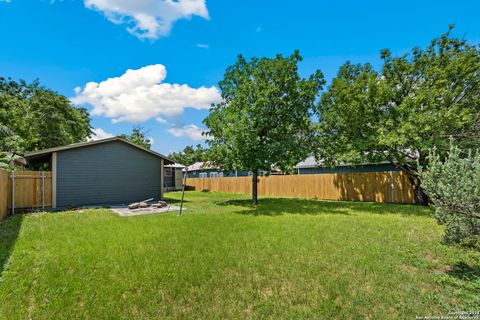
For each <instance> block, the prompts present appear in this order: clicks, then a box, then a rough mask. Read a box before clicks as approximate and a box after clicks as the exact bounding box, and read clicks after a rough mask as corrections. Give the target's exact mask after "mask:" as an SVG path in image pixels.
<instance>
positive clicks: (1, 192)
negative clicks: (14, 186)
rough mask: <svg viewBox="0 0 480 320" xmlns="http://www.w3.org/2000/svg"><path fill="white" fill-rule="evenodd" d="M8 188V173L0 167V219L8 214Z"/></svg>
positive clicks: (9, 187)
mask: <svg viewBox="0 0 480 320" xmlns="http://www.w3.org/2000/svg"><path fill="white" fill-rule="evenodd" d="M10 189H11V186H10V173H9V172H8V171H6V170H3V169H0V220H2V219H3V218H5V217H6V216H7V214H8V208H9V206H10V203H9V201H10V200H9V199H10V198H9V195H10V192H9V190H10Z"/></svg>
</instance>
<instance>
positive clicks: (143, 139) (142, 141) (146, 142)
mask: <svg viewBox="0 0 480 320" xmlns="http://www.w3.org/2000/svg"><path fill="white" fill-rule="evenodd" d="M149 133H150V131H147V130H145V129H144V128H143V127H142V126H135V127H133V129H132V133H130V134H121V135H120V137H122V138H125V139H127V140H128V141H130V142H133V143H135V144H136V145H139V146H141V147H144V148H147V149H150V147H151V146H152V140H151V139H150V138H148V137H147V135H148V134H149Z"/></svg>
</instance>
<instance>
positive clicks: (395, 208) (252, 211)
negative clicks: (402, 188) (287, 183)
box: [215, 198, 431, 216]
mask: <svg viewBox="0 0 480 320" xmlns="http://www.w3.org/2000/svg"><path fill="white" fill-rule="evenodd" d="M215 204H216V205H218V206H236V207H241V208H242V209H241V210H239V211H237V212H236V213H240V214H246V215H255V216H257V215H266V216H278V215H282V214H287V213H288V214H301V215H305V214H310V215H321V214H343V215H350V214H352V213H374V214H379V215H388V214H396V215H405V216H428V215H430V212H431V211H430V209H428V208H427V207H421V206H414V205H403V204H385V203H373V202H348V201H322V200H313V199H293V198H261V199H259V203H258V205H257V206H252V205H251V200H249V199H242V200H227V201H219V202H216V203H215Z"/></svg>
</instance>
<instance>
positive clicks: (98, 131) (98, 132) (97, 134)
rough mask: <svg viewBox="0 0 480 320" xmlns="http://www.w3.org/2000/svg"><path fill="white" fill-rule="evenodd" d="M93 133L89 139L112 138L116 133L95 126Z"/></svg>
mask: <svg viewBox="0 0 480 320" xmlns="http://www.w3.org/2000/svg"><path fill="white" fill-rule="evenodd" d="M92 131H93V134H92V136H91V137H90V139H88V141H95V140H102V139H107V138H112V137H113V136H114V135H113V134H112V133H110V132H106V131H105V130H103V129H102V128H95V129H93V130H92Z"/></svg>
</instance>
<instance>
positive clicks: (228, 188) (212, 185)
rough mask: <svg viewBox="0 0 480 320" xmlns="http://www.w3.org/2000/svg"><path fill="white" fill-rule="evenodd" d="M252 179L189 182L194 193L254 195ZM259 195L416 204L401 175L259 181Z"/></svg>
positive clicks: (290, 177)
mask: <svg viewBox="0 0 480 320" xmlns="http://www.w3.org/2000/svg"><path fill="white" fill-rule="evenodd" d="M251 179H252V178H251V177H236V178H234V177H227V178H189V179H187V185H188V186H189V187H193V188H194V189H195V190H198V191H202V190H210V191H220V192H231V193H239V194H251V190H252V188H251ZM258 194H259V195H263V196H278V197H290V198H307V199H322V200H347V201H371V202H390V203H414V197H413V189H412V186H411V185H410V182H409V181H408V178H407V176H406V175H405V174H404V173H403V172H400V171H385V172H361V173H329V174H304V175H280V176H269V177H259V182H258Z"/></svg>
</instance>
